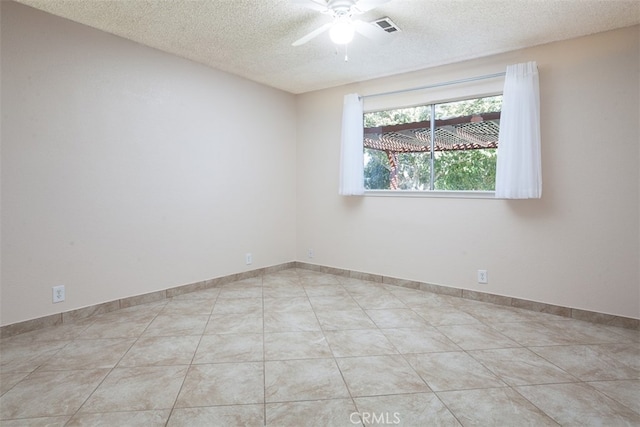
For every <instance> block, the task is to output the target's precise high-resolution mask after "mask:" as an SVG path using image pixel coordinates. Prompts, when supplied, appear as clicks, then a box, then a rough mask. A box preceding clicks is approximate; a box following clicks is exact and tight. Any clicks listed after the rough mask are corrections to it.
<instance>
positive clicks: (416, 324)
mask: <svg viewBox="0 0 640 427" xmlns="http://www.w3.org/2000/svg"><path fill="white" fill-rule="evenodd" d="M365 312H366V313H367V315H368V316H369V317H371V319H372V320H373V322H374V323H375V324H376V325H377V326H378V327H379V328H421V327H426V326H429V324H428V323H427V321H426V320H424V319H423V318H422V317H420V316H418V315H417V314H416V313H415V312H414V311H413V310H411V309H408V308H390V309H384V310H365Z"/></svg>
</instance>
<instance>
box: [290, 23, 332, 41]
mask: <svg viewBox="0 0 640 427" xmlns="http://www.w3.org/2000/svg"><path fill="white" fill-rule="evenodd" d="M332 25H333V23H332V22H328V23H326V24H324V25H323V26H322V27H320V28H317V29H315V30H313V31H311V32H310V33H309V34H307V35H306V36H304V37H301V38H299V39H298V40H296V41H294V42H293V43H291V46H300V45H302V44H305V43H306V42H308V41H309V40H311V39H312V38H314V37H317V36H319V35H320V34H322V33H324V32H325V31H327V30H328V29H329V28H331V26H332Z"/></svg>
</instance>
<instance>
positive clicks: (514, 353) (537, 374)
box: [468, 348, 578, 386]
mask: <svg viewBox="0 0 640 427" xmlns="http://www.w3.org/2000/svg"><path fill="white" fill-rule="evenodd" d="M468 354H470V355H471V357H473V358H474V359H476V360H477V361H479V362H480V363H482V364H483V365H484V366H485V367H486V368H488V369H489V370H490V371H492V372H493V373H494V374H496V375H497V376H498V377H500V379H502V381H504V382H506V383H507V384H509V385H511V386H517V385H527V384H550V383H566V382H576V381H578V380H577V378H576V377H574V376H572V375H570V374H568V373H567V372H565V371H563V370H562V369H560V368H558V367H557V366H556V365H554V364H552V363H549V362H548V361H547V360H545V359H543V358H542V357H540V356H538V355H537V354H535V353H533V352H532V351H531V350H528V349H526V348H504V349H496V350H475V351H470V352H469V353H468Z"/></svg>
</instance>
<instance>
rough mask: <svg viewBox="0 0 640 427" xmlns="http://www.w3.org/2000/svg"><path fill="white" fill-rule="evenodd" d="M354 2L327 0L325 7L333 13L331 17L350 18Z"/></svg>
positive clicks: (351, 0) (350, 0) (349, 0)
mask: <svg viewBox="0 0 640 427" xmlns="http://www.w3.org/2000/svg"><path fill="white" fill-rule="evenodd" d="M355 5H356V0H328V1H327V6H328V7H329V9H331V10H332V11H333V16H335V17H336V18H342V17H347V16H351V15H352V13H353V10H352V9H353V7H354V6H355Z"/></svg>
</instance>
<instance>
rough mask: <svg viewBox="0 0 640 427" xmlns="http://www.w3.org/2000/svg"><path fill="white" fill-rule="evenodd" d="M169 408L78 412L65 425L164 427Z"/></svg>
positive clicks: (71, 426)
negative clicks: (90, 412)
mask: <svg viewBox="0 0 640 427" xmlns="http://www.w3.org/2000/svg"><path fill="white" fill-rule="evenodd" d="M170 413H171V411H170V410H169V409H163V410H155V411H132V412H131V411H127V412H103V413H97V414H87V413H85V414H76V415H75V416H74V417H73V418H71V421H69V423H68V424H67V425H66V426H65V427H81V426H87V427H89V426H91V427H112V426H145V427H147V426H149V427H163V426H164V425H165V424H166V423H167V419H168V418H169V414H170Z"/></svg>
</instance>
